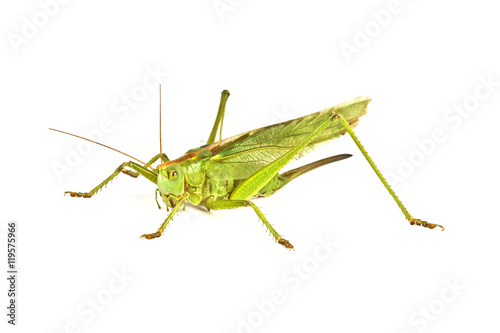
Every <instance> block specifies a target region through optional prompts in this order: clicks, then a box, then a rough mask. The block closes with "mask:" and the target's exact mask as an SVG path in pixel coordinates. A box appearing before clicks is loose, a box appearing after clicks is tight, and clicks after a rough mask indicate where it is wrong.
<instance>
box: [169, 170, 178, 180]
mask: <svg viewBox="0 0 500 333" xmlns="http://www.w3.org/2000/svg"><path fill="white" fill-rule="evenodd" d="M168 176H169V177H168V178H169V179H170V180H176V179H177V178H179V173H178V172H177V170H172V171H170V173H169V175H168Z"/></svg>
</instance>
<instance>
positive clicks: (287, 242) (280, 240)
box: [278, 238, 293, 250]
mask: <svg viewBox="0 0 500 333" xmlns="http://www.w3.org/2000/svg"><path fill="white" fill-rule="evenodd" d="M278 243H279V244H281V245H283V246H284V247H286V248H287V249H291V250H293V245H292V244H291V243H290V242H289V241H287V240H286V239H284V238H280V239H279V240H278Z"/></svg>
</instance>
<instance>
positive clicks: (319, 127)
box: [52, 87, 444, 249]
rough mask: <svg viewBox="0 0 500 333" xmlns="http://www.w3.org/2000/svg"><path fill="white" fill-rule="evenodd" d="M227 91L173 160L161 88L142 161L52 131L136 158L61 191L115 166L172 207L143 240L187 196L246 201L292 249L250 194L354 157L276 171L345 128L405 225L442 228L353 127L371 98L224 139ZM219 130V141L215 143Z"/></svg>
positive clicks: (219, 202)
mask: <svg viewBox="0 0 500 333" xmlns="http://www.w3.org/2000/svg"><path fill="white" fill-rule="evenodd" d="M228 97H229V91H227V90H224V91H222V94H221V99H220V104H219V110H218V112H217V117H216V119H215V123H214V125H213V127H212V131H211V133H210V136H209V137H208V140H207V143H206V144H205V145H203V146H201V147H198V148H194V149H191V150H189V151H187V152H186V154H184V155H183V156H181V157H180V158H178V159H175V160H172V161H171V160H169V159H168V157H167V155H166V154H163V152H162V148H161V87H160V153H159V154H157V155H156V156H154V157H153V158H152V159H151V160H149V161H148V162H147V163H144V162H141V161H140V160H138V159H136V158H134V157H132V156H130V155H127V154H125V153H123V152H121V151H118V150H116V149H114V148H111V147H108V146H105V145H103V144H101V143H98V142H95V141H92V140H89V139H86V138H83V137H80V136H77V135H74V134H70V133H66V132H62V131H59V130H54V129H52V130H54V131H58V132H62V133H65V134H69V135H73V136H76V137H78V138H81V139H84V140H87V141H91V142H93V143H96V144H99V145H101V146H104V147H106V148H110V149H113V150H115V151H117V152H119V153H122V154H124V155H126V156H128V157H130V158H132V159H134V160H137V161H138V162H139V163H140V164H137V163H135V162H132V161H129V162H125V163H123V164H121V165H120V166H119V167H118V168H117V169H116V170H115V171H114V172H113V173H112V174H111V175H110V176H109V177H108V178H106V179H105V180H104V181H103V182H102V183H100V184H99V185H97V186H96V187H95V188H94V189H92V190H91V191H90V192H85V193H82V192H71V191H68V192H65V193H64V194H66V193H69V194H70V195H71V196H72V197H82V198H90V197H92V196H93V195H94V194H96V193H97V192H98V191H99V190H101V189H102V188H103V187H104V186H105V185H106V184H108V183H109V182H110V181H111V180H112V179H113V178H115V177H116V176H117V175H118V174H119V173H120V172H123V173H125V174H127V175H129V176H131V177H134V178H136V177H137V176H139V175H142V176H144V177H145V178H146V179H148V180H149V181H151V182H153V183H155V184H156V185H157V186H158V189H157V190H156V193H155V197H156V199H157V194H158V192H159V193H160V195H161V198H162V200H163V202H164V203H165V205H166V206H167V211H168V210H169V207H170V208H172V211H171V212H170V214H169V215H168V216H167V218H166V219H165V221H164V222H163V223H162V224H161V226H160V227H159V228H158V230H157V231H156V232H153V233H151V234H144V235H142V236H141V238H146V239H153V238H158V237H160V236H161V235H162V234H163V232H164V231H165V228H166V227H167V225H168V224H169V223H170V221H171V220H172V218H173V217H174V215H175V214H176V213H177V211H178V210H179V208H180V207H181V206H182V205H184V206H185V203H186V201H189V202H191V204H193V205H195V206H196V205H200V204H202V205H203V206H205V208H206V209H207V210H209V211H210V210H220V209H231V208H238V207H251V208H252V209H253V210H254V211H255V213H256V214H257V216H258V217H259V218H260V220H261V221H262V222H263V223H264V225H265V226H266V227H267V229H268V230H269V232H270V233H271V235H272V236H273V237H274V239H275V241H276V242H278V243H279V244H281V245H283V246H285V247H286V248H288V249H293V245H292V244H291V243H290V242H289V241H288V240H286V239H284V238H283V237H282V236H281V235H280V234H279V233H278V232H277V231H276V230H274V228H273V227H272V226H271V224H270V223H269V222H268V221H267V219H266V217H265V216H264V214H262V212H261V211H260V209H259V208H258V207H257V206H256V205H255V204H254V203H253V202H252V201H251V199H252V198H255V197H267V196H270V195H272V194H274V193H276V192H277V191H278V190H279V189H281V188H283V186H285V185H286V184H288V183H289V182H290V181H292V180H293V179H295V178H297V177H298V176H300V175H302V174H304V173H306V172H309V171H311V170H314V169H316V168H318V167H320V166H323V165H327V164H329V163H332V162H336V161H340V160H342V159H345V158H348V157H350V156H352V155H348V154H343V155H336V156H332V157H328V158H325V159H322V160H319V161H316V162H313V163H310V164H307V165H305V166H302V167H299V168H296V169H293V170H290V171H287V172H284V173H281V174H279V173H278V172H279V171H280V170H281V169H282V168H283V167H284V166H285V165H287V164H288V163H290V162H292V161H294V160H297V159H299V158H301V157H302V156H304V155H305V154H307V153H309V152H311V151H312V150H313V149H315V148H317V147H318V146H320V145H322V144H324V143H326V142H329V141H331V140H333V139H336V138H338V137H340V136H342V135H344V134H345V133H349V135H350V136H351V138H352V139H353V140H354V142H355V143H356V145H357V146H358V148H359V150H360V151H361V153H362V154H363V156H364V157H365V158H366V160H367V161H368V163H369V164H370V166H371V167H372V169H373V170H374V171H375V173H376V174H377V176H378V177H379V179H380V180H381V181H382V183H383V184H384V186H385V188H386V189H387V190H388V191H389V193H390V195H391V196H392V198H393V199H394V200H395V201H396V203H397V205H398V206H399V208H400V209H401V211H402V212H403V214H404V215H405V217H406V219H407V220H408V222H410V224H411V225H419V226H423V227H426V228H429V229H434V228H435V227H440V228H441V229H442V230H444V228H443V227H442V226H441V225H439V224H433V223H428V222H426V221H422V220H420V219H416V218H413V217H412V216H411V215H410V213H409V212H408V211H407V210H406V208H405V207H404V206H403V203H402V202H401V201H400V200H399V198H398V197H397V196H396V194H395V193H394V191H393V190H392V188H391V187H390V186H389V184H388V183H387V181H386V180H385V178H384V177H383V176H382V174H381V173H380V171H379V170H378V168H377V167H376V165H375V163H374V162H373V160H372V159H371V158H370V157H369V156H368V153H367V152H366V150H365V149H364V148H363V146H362V145H361V143H360V141H359V140H358V138H357V137H356V135H355V134H354V132H353V131H352V127H354V126H356V125H357V124H358V121H359V118H360V117H361V116H362V115H364V114H365V113H366V109H367V106H368V103H369V102H370V99H369V98H368V97H366V96H363V97H358V98H354V99H352V100H349V101H347V102H344V103H342V104H339V105H336V106H334V107H331V108H328V109H325V110H322V111H319V112H316V113H313V114H310V115H307V116H304V117H300V118H297V119H292V120H289V121H285V122H282V123H279V124H275V125H271V126H266V127H262V128H259V129H255V130H253V131H249V132H246V133H242V134H238V135H235V136H232V137H230V138H227V139H225V140H222V124H223V121H224V114H225V109H226V102H227V99H228ZM219 129H220V132H219V138H220V141H218V142H215V137H216V134H217V131H218V130H219ZM159 159H160V164H159V165H158V166H157V167H156V168H153V167H152V166H151V165H153V164H154V163H155V162H157V161H158V160H159ZM157 205H158V208H161V207H160V205H159V204H158V201H157Z"/></svg>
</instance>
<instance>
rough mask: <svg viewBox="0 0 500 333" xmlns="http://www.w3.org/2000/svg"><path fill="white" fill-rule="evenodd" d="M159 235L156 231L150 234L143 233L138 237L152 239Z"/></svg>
mask: <svg viewBox="0 0 500 333" xmlns="http://www.w3.org/2000/svg"><path fill="white" fill-rule="evenodd" d="M160 236H161V232H159V231H157V232H154V233H152V234H144V235H142V236H141V237H139V238H146V239H153V238H158V237H160Z"/></svg>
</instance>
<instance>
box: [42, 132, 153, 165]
mask: <svg viewBox="0 0 500 333" xmlns="http://www.w3.org/2000/svg"><path fill="white" fill-rule="evenodd" d="M49 130H51V131H56V132H59V133H63V134H67V135H71V136H74V137H77V138H79V139H82V140H86V141H89V142H92V143H95V144H96V145H99V146H103V147H106V148H108V149H111V150H114V151H116V152H118V153H120V154H123V155H125V156H127V157H130V158H131V159H134V160H136V161H137V162H139V163H141V164H143V165H145V166H147V167H148V168H150V169H151V170H153V171H154V169H153V168H152V167H151V165H149V164H147V163H144V162H143V161H141V160H140V159H138V158H135V157H133V156H130V155H129V154H125V153H124V152H122V151H119V150H118V149H115V148H111V147H109V146H106V145H103V144H102V143H99V142H96V141H93V140H90V139H87V138H84V137H82V136H79V135H76V134H71V133H68V132H64V131H60V130H57V129H53V128H49Z"/></svg>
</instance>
